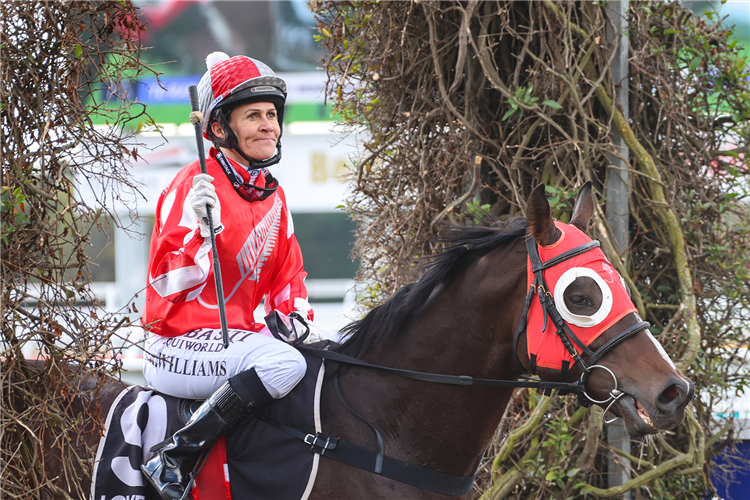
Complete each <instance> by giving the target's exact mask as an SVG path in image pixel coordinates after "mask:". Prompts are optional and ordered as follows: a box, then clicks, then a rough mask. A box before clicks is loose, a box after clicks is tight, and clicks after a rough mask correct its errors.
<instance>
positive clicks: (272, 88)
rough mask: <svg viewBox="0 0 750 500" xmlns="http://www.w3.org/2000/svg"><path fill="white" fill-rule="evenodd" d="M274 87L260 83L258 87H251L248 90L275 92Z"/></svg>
mask: <svg viewBox="0 0 750 500" xmlns="http://www.w3.org/2000/svg"><path fill="white" fill-rule="evenodd" d="M276 91H277V90H276V87H271V86H270V85H261V86H260V87H253V88H251V89H250V92H276Z"/></svg>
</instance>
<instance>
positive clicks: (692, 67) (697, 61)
mask: <svg viewBox="0 0 750 500" xmlns="http://www.w3.org/2000/svg"><path fill="white" fill-rule="evenodd" d="M701 61H703V58H702V57H701V56H698V57H694V58H693V60H692V61H690V65H689V66H688V68H689V69H690V71H695V70H696V69H698V66H700V64H701Z"/></svg>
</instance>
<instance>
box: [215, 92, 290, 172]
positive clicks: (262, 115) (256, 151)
mask: <svg viewBox="0 0 750 500" xmlns="http://www.w3.org/2000/svg"><path fill="white" fill-rule="evenodd" d="M228 121H229V126H230V127H232V130H233V131H234V134H235V135H236V136H237V143H238V145H239V147H240V148H241V149H242V151H243V152H244V153H245V155H247V156H249V157H250V158H252V159H254V160H259V161H260V160H265V159H267V158H270V157H272V156H273V155H274V153H276V143H277V142H278V140H279V133H280V132H281V127H280V126H279V121H278V116H277V114H276V106H274V104H273V103H270V102H250V103H246V104H240V105H239V106H237V107H236V108H234V109H233V110H232V112H231V113H230V114H229V120H228ZM211 128H212V131H213V133H214V134H215V135H216V137H219V138H221V139H223V138H224V136H225V135H224V130H223V129H222V128H221V126H220V125H219V124H218V123H217V122H213V123H212V124H211ZM222 151H224V153H225V154H226V155H227V156H229V157H230V158H232V159H233V160H235V161H237V162H239V163H241V164H243V165H245V166H248V162H247V161H246V160H245V159H244V158H243V157H242V156H240V155H239V154H237V153H236V152H235V150H233V149H228V150H225V149H224V148H222Z"/></svg>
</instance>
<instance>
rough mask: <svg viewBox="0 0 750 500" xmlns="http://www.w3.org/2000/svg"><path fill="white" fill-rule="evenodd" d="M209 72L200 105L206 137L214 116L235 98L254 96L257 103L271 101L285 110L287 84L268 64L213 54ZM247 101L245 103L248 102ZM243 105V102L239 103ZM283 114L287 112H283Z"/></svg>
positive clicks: (200, 92)
mask: <svg viewBox="0 0 750 500" xmlns="http://www.w3.org/2000/svg"><path fill="white" fill-rule="evenodd" d="M206 66H207V67H208V71H206V73H205V74H204V75H203V77H202V78H201V80H200V82H199V83H198V101H199V105H200V110H201V112H202V113H203V136H204V137H205V138H206V139H209V137H208V135H207V132H208V127H209V124H210V123H211V113H213V112H214V111H215V110H216V109H217V108H219V107H221V106H222V105H223V104H225V103H228V102H229V101H230V100H231V98H232V97H233V96H237V95H239V94H242V95H243V96H245V97H247V96H250V95H253V96H254V97H255V99H254V100H259V99H260V98H261V97H263V96H265V97H268V100H269V101H271V102H274V103H280V104H281V106H282V108H283V105H284V102H285V101H286V83H285V82H284V80H282V79H281V78H279V77H278V76H276V73H274V72H273V70H272V69H271V68H269V67H268V66H267V65H266V64H264V63H262V62H261V61H258V60H257V59H253V58H251V57H246V56H234V57H229V56H228V55H227V54H225V53H224V52H212V53H211V54H209V55H208V57H206ZM244 100H245V98H243V99H242V101H244ZM238 104H239V102H238ZM279 111H280V112H282V111H283V109H282V110H279Z"/></svg>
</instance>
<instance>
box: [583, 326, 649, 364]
mask: <svg viewBox="0 0 750 500" xmlns="http://www.w3.org/2000/svg"><path fill="white" fill-rule="evenodd" d="M650 326H651V324H650V323H649V322H648V321H640V322H638V323H636V324H635V325H633V326H631V327H630V328H628V329H627V330H625V331H623V332H621V333H620V334H619V335H618V336H617V337H615V338H613V339H610V340H609V341H608V342H607V343H606V344H604V345H603V346H601V347H600V348H599V349H597V350H596V352H595V353H594V355H593V356H591V357H590V358H589V364H590V365H592V366H593V365H595V364H597V362H598V361H599V360H600V359H602V357H603V356H604V355H605V354H607V353H608V352H609V351H611V350H612V349H614V348H615V347H617V346H618V345H620V344H621V343H622V342H624V341H625V340H627V339H629V338H630V337H632V336H633V335H635V334H636V333H638V332H641V331H643V330H647V329H648V327H650Z"/></svg>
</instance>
